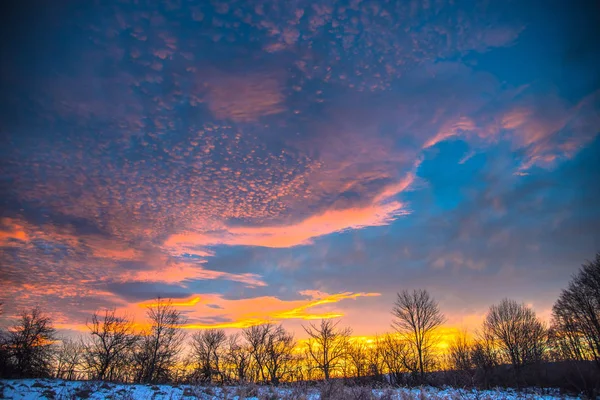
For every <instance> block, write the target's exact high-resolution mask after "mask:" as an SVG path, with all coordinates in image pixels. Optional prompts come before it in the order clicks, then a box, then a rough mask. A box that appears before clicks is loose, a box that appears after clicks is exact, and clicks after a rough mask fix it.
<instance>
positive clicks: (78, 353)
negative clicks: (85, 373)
mask: <svg viewBox="0 0 600 400" xmlns="http://www.w3.org/2000/svg"><path fill="white" fill-rule="evenodd" d="M83 350H84V349H83V344H82V342H81V340H73V339H70V338H64V339H62V340H61V342H60V346H59V347H58V348H57V349H56V357H55V363H56V373H55V376H56V377H57V378H59V379H68V380H73V379H77V378H79V375H78V372H79V367H80V365H81V362H82V360H83Z"/></svg>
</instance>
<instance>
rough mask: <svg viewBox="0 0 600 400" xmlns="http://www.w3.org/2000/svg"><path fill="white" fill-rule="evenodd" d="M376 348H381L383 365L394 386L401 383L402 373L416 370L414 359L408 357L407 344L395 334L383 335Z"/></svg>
mask: <svg viewBox="0 0 600 400" xmlns="http://www.w3.org/2000/svg"><path fill="white" fill-rule="evenodd" d="M378 346H380V348H381V350H380V351H381V354H382V358H383V363H384V365H385V367H386V369H387V372H388V373H389V374H390V377H391V380H392V382H393V383H394V384H396V385H400V384H402V383H403V375H404V372H406V371H416V370H417V364H416V359H415V358H414V357H409V346H408V343H407V342H406V340H404V339H403V338H402V337H401V336H400V335H398V334H397V333H387V334H385V335H384V336H383V337H381V338H380V342H379V343H378Z"/></svg>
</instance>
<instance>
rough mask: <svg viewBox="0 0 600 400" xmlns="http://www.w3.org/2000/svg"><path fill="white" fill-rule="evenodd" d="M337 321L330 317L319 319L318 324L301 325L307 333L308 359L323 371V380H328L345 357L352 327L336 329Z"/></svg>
mask: <svg viewBox="0 0 600 400" xmlns="http://www.w3.org/2000/svg"><path fill="white" fill-rule="evenodd" d="M338 324H339V321H337V322H335V323H334V322H333V321H332V320H330V319H323V320H321V323H320V325H318V326H316V325H314V324H312V323H311V324H308V326H304V325H303V326H302V327H303V328H304V331H305V332H306V333H307V334H308V336H309V340H308V341H307V343H306V352H307V356H308V358H309V359H310V360H312V361H314V363H315V365H316V367H317V368H318V369H319V370H320V371H321V372H322V373H323V376H324V377H325V380H329V379H330V377H331V373H332V372H334V371H335V370H336V369H338V368H339V367H340V365H341V362H342V361H343V360H344V358H345V357H346V350H347V348H348V341H349V339H350V335H351V334H352V329H350V328H343V329H338Z"/></svg>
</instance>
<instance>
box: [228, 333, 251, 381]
mask: <svg viewBox="0 0 600 400" xmlns="http://www.w3.org/2000/svg"><path fill="white" fill-rule="evenodd" d="M251 357H252V356H251V354H250V350H249V348H248V346H247V345H246V344H245V343H243V342H242V341H241V340H240V336H239V335H238V334H233V335H230V336H229V337H228V338H227V343H226V345H225V365H227V366H228V367H229V368H230V369H231V372H232V373H231V374H230V376H231V377H232V378H233V379H235V380H237V381H238V382H240V383H244V382H246V380H247V379H248V376H247V375H248V368H249V366H250V362H251Z"/></svg>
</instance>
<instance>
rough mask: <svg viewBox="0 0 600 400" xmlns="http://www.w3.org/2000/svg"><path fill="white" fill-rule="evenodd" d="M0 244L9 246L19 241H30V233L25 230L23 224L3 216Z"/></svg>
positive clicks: (0, 223)
mask: <svg viewBox="0 0 600 400" xmlns="http://www.w3.org/2000/svg"><path fill="white" fill-rule="evenodd" d="M0 226H1V227H2V228H1V230H0V246H2V247H9V246H12V245H19V243H18V242H28V241H29V235H28V234H27V232H25V227H24V226H23V224H21V223H19V221H18V220H16V219H13V218H2V219H1V220H0ZM15 241H16V242H17V243H14V242H15Z"/></svg>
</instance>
